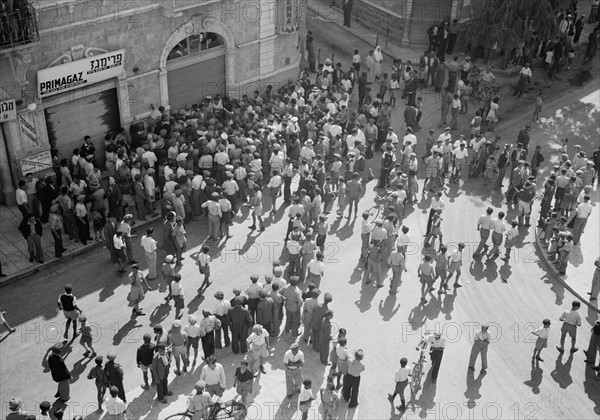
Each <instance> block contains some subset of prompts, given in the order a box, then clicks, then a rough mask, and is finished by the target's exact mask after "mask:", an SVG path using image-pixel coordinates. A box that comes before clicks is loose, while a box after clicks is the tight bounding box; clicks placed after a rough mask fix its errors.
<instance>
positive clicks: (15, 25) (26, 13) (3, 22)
mask: <svg viewBox="0 0 600 420" xmlns="http://www.w3.org/2000/svg"><path fill="white" fill-rule="evenodd" d="M20 3H21V4H20V5H19V6H18V8H14V9H13V10H8V8H7V6H6V3H4V2H2V4H1V5H0V7H2V9H0V50H6V49H11V48H15V47H18V46H21V45H27V44H31V43H33V42H38V41H39V40H40V35H39V32H38V25H37V21H36V19H35V9H34V8H33V7H32V6H31V5H29V4H26V3H25V2H20Z"/></svg>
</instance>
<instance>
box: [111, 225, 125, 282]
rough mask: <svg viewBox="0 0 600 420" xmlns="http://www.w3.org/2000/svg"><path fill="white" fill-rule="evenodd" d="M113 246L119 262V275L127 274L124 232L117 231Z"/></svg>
mask: <svg viewBox="0 0 600 420" xmlns="http://www.w3.org/2000/svg"><path fill="white" fill-rule="evenodd" d="M113 246H114V247H115V250H116V252H117V258H118V260H119V268H118V270H117V273H124V272H125V263H126V262H127V254H126V253H125V241H124V240H123V231H121V230H117V231H116V233H115V234H114V236H113Z"/></svg>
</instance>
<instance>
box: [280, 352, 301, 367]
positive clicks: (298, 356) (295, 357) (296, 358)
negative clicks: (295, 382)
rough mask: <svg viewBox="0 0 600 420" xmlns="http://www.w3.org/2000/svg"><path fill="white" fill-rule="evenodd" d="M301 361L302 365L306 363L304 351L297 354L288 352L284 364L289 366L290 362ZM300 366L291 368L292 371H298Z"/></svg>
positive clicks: (284, 356) (284, 357)
mask: <svg viewBox="0 0 600 420" xmlns="http://www.w3.org/2000/svg"><path fill="white" fill-rule="evenodd" d="M298 361H301V362H302V363H304V353H302V350H298V353H297V354H294V353H292V350H288V351H286V352H285V354H284V355H283V363H284V364H287V363H290V362H298ZM297 367H298V366H291V367H290V369H296V368H297Z"/></svg>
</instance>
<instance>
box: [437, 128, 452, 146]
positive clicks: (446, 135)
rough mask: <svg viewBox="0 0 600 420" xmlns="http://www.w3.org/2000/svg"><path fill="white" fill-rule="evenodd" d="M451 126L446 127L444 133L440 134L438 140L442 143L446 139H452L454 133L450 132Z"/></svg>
mask: <svg viewBox="0 0 600 420" xmlns="http://www.w3.org/2000/svg"><path fill="white" fill-rule="evenodd" d="M450 131H451V130H450V127H446V129H445V130H444V132H443V133H442V134H440V136H439V137H438V141H441V142H442V143H445V142H446V139H450V140H452V134H451V133H450Z"/></svg>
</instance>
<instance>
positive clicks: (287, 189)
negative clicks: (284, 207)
mask: <svg viewBox="0 0 600 420" xmlns="http://www.w3.org/2000/svg"><path fill="white" fill-rule="evenodd" d="M283 201H285V202H286V203H289V202H290V201H292V178H291V177H289V176H285V177H283Z"/></svg>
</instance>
